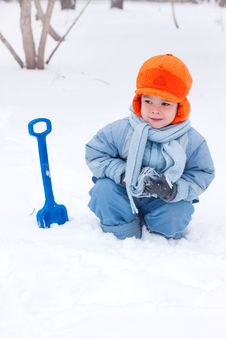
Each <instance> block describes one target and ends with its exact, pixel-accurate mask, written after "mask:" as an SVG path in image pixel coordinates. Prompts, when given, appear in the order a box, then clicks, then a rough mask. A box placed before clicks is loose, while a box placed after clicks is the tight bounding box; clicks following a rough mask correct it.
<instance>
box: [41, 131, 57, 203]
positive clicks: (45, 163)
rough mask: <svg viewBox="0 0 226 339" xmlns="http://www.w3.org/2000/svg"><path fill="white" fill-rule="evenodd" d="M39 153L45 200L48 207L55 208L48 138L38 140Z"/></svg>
mask: <svg viewBox="0 0 226 339" xmlns="http://www.w3.org/2000/svg"><path fill="white" fill-rule="evenodd" d="M38 151H39V159H40V165H41V172H42V181H43V187H44V192H45V199H46V205H48V206H53V205H54V203H55V201H54V195H53V188H52V182H51V176H50V170H49V160H48V153H47V145H46V137H45V136H42V137H40V138H38Z"/></svg>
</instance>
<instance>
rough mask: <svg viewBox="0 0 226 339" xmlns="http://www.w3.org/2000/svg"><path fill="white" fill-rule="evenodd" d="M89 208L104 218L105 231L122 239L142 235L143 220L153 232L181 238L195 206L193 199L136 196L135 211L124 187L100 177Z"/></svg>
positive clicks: (93, 189)
mask: <svg viewBox="0 0 226 339" xmlns="http://www.w3.org/2000/svg"><path fill="white" fill-rule="evenodd" d="M90 196H91V199H90V202H89V208H90V209H91V211H93V212H94V213H95V214H96V216H97V217H98V218H99V219H100V223H101V228H102V230H103V231H104V232H110V233H113V234H114V235H115V236H116V237H117V238H118V239H125V238H127V237H133V236H134V237H136V238H141V231H142V222H143V223H144V224H145V225H146V227H147V229H148V230H149V231H150V232H153V233H157V234H161V235H163V236H164V237H166V238H168V239H169V238H173V239H179V238H181V237H182V236H183V233H184V231H185V228H186V227H187V225H188V224H189V222H190V221H191V216H192V213H193V212H194V207H193V204H192V203H191V202H188V201H183V200H181V201H178V202H175V203H168V202H165V201H163V200H161V199H156V198H140V199H135V203H136V206H137V208H138V210H139V214H138V215H135V214H133V213H132V210H131V206H130V202H129V198H128V196H127V192H126V189H125V187H124V186H122V185H118V184H116V183H115V182H114V181H113V180H111V179H108V178H105V179H98V180H97V181H96V183H95V185H94V187H93V188H92V189H91V191H90Z"/></svg>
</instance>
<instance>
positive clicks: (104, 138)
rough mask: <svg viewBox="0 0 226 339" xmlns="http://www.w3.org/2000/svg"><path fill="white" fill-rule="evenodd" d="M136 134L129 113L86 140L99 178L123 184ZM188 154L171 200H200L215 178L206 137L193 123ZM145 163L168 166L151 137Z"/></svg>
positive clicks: (89, 159) (91, 165)
mask: <svg viewBox="0 0 226 339" xmlns="http://www.w3.org/2000/svg"><path fill="white" fill-rule="evenodd" d="M132 134H133V128H132V126H131V124H130V122H129V118H128V117H127V118H124V119H121V120H117V121H115V122H113V123H111V124H108V125H107V126H105V127H104V128H102V129H101V130H100V131H98V133H97V134H96V135H95V136H94V137H93V138H92V139H91V140H90V141H89V142H88V143H87V144H86V162H87V165H88V166H89V168H90V170H91V171H92V173H93V175H94V176H95V177H96V178H110V179H112V180H114V181H115V182H116V183H117V184H120V182H121V177H122V174H123V173H125V169H126V159H127V157H128V150H129V145H130V141H131V136H132ZM150 147H152V152H150ZM186 156H187V160H186V164H185V168H184V172H183V174H182V176H181V177H180V178H179V179H178V180H177V182H176V184H177V195H176V197H175V199H174V200H172V201H171V202H176V201H179V200H186V201H192V202H197V201H198V197H199V195H200V194H201V193H202V192H204V191H205V190H206V189H207V187H208V186H209V184H210V183H211V181H212V180H213V178H214V165H213V161H212V158H211V155H210V152H209V148H208V146H207V143H206V140H205V139H204V138H203V137H202V136H201V135H200V134H199V133H198V132H197V131H196V130H195V129H194V128H192V127H191V128H190V129H189V131H188V132H187V146H186ZM145 166H150V167H152V168H154V169H155V170H156V171H157V172H159V173H161V171H163V169H164V168H165V160H164V158H163V156H162V155H161V152H160V144H159V143H155V142H150V141H147V144H146V148H145V153H144V158H143V167H145Z"/></svg>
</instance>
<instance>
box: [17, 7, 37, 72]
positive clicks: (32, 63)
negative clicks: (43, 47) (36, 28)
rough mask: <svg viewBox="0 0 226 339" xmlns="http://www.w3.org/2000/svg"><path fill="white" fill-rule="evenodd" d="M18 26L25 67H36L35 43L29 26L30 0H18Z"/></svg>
mask: <svg viewBox="0 0 226 339" xmlns="http://www.w3.org/2000/svg"><path fill="white" fill-rule="evenodd" d="M20 6H21V12H20V27H21V33H22V39H23V48H24V53H25V60H26V67H27V68H28V69H34V68H36V53H35V44H34V39H33V34H32V27H31V0H20Z"/></svg>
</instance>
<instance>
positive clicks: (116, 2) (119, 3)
mask: <svg viewBox="0 0 226 339" xmlns="http://www.w3.org/2000/svg"><path fill="white" fill-rule="evenodd" d="M113 7H116V8H119V9H123V0H111V8H113Z"/></svg>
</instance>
